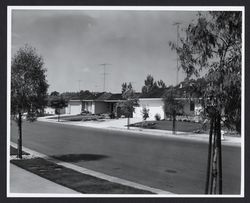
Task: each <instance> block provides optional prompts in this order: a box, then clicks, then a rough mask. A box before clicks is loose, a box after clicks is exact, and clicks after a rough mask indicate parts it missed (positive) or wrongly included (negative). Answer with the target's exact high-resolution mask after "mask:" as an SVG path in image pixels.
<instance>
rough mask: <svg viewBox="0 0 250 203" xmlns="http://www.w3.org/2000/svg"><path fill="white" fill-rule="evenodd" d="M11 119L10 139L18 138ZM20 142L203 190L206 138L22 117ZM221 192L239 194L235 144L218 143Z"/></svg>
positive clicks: (155, 181) (141, 178) (129, 176)
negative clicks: (180, 136) (171, 136)
mask: <svg viewBox="0 0 250 203" xmlns="http://www.w3.org/2000/svg"><path fill="white" fill-rule="evenodd" d="M17 136H18V131H17V127H16V123H15V122H13V123H12V124H11V141H13V142H17ZM23 145H24V146H25V147H28V148H30V149H32V150H36V151H38V152H41V153H43V154H46V155H51V156H57V157H59V158H61V159H63V160H64V161H68V162H71V163H74V164H76V165H79V166H83V167H85V168H88V169H92V170H95V171H98V172H102V173H105V174H108V175H112V176H116V177H119V178H123V179H126V180H130V181H134V182H137V183H140V184H144V185H147V186H151V187H155V188H159V189H162V190H166V191H170V192H173V193H177V194H204V186H205V177H206V161H207V144H206V143H204V142H199V141H189V140H181V139H175V138H164V137H152V136H146V135H142V134H134V133H128V132H122V131H119V132H118V131H111V130H102V129H94V128H87V127H77V126H69V125H61V124H54V123H47V122H39V121H37V122H34V123H28V122H24V123H23ZM222 150H223V151H222V156H223V160H222V164H223V193H224V194H240V181H241V179H240V177H241V175H240V173H241V172H240V171H241V162H240V160H241V159H240V147H233V146H223V148H222Z"/></svg>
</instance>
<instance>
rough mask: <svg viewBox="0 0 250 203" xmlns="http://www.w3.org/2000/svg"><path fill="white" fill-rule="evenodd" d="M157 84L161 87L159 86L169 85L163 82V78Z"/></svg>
mask: <svg viewBox="0 0 250 203" xmlns="http://www.w3.org/2000/svg"><path fill="white" fill-rule="evenodd" d="M157 86H158V87H159V88H163V89H164V88H167V86H166V84H165V83H164V82H163V80H159V81H157Z"/></svg>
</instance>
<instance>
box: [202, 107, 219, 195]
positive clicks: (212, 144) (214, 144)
mask: <svg viewBox="0 0 250 203" xmlns="http://www.w3.org/2000/svg"><path fill="white" fill-rule="evenodd" d="M220 121H221V115H220V112H219V111H216V112H215V113H214V114H213V115H211V124H210V133H209V148H208V161H207V178H206V187H205V194H217V193H219V194H222V152H221V123H220Z"/></svg>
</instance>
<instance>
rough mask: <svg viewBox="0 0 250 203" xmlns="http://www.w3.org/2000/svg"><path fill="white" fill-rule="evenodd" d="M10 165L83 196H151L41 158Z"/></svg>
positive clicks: (19, 161) (17, 160)
mask: <svg viewBox="0 0 250 203" xmlns="http://www.w3.org/2000/svg"><path fill="white" fill-rule="evenodd" d="M11 163H13V164H15V165H17V166H19V167H20V168H23V169H25V170H27V171H30V172H32V173H35V174H37V175H39V176H41V177H43V178H46V179H48V180H51V181H52V182H55V183H57V184H60V185H63V186H65V187H68V188H70V189H73V190H75V191H78V192H81V193H85V194H153V193H151V192H149V191H145V190H140V189H136V188H132V187H129V186H124V185H121V184H118V183H112V182H110V181H107V180H103V179H100V178H96V177H94V176H90V175H86V174H83V173H80V172H78V171H74V170H72V169H69V168H66V167H63V166H60V165H58V164H55V163H53V162H51V161H48V160H46V159H43V158H32V159H22V160H20V159H15V160H11Z"/></svg>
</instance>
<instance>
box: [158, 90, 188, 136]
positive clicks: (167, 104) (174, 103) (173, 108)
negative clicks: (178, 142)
mask: <svg viewBox="0 0 250 203" xmlns="http://www.w3.org/2000/svg"><path fill="white" fill-rule="evenodd" d="M163 101H164V112H165V114H166V115H167V116H170V117H171V118H172V121H173V126H172V132H173V134H175V133H176V116H177V115H178V114H180V113H181V112H182V110H183V103H182V102H181V101H180V100H177V95H176V91H175V89H174V88H173V87H172V88H170V89H169V90H168V91H167V92H166V93H165V94H164V96H163Z"/></svg>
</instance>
